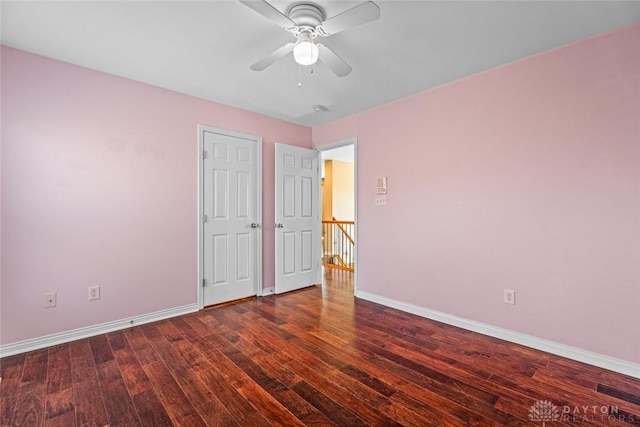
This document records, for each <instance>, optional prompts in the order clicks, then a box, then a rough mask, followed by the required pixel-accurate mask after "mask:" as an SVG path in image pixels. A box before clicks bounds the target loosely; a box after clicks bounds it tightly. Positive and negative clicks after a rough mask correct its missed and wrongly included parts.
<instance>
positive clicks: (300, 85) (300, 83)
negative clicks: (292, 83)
mask: <svg viewBox="0 0 640 427" xmlns="http://www.w3.org/2000/svg"><path fill="white" fill-rule="evenodd" d="M301 68H302V65H299V64H298V87H299V88H300V87H302V81H301V80H302V79H301V78H300V74H301V73H300V69H301Z"/></svg>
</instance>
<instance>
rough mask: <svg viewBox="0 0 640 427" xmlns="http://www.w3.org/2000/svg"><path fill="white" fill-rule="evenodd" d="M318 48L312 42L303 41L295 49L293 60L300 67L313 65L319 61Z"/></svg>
mask: <svg viewBox="0 0 640 427" xmlns="http://www.w3.org/2000/svg"><path fill="white" fill-rule="evenodd" d="M318 53H319V52H318V46H316V45H315V44H314V43H313V42H312V41H310V40H302V41H300V42H298V44H296V45H295V46H294V48H293V58H294V59H295V60H296V62H297V63H298V64H300V65H313V64H315V63H316V62H317V61H318Z"/></svg>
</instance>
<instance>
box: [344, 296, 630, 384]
mask: <svg viewBox="0 0 640 427" xmlns="http://www.w3.org/2000/svg"><path fill="white" fill-rule="evenodd" d="M356 297H358V298H362V299H364V300H367V301H371V302H375V303H377V304H381V305H384V306H386V307H391V308H395V309H398V310H401V311H405V312H407V313H411V314H415V315H417V316H421V317H426V318H427V319H431V320H436V321H438V322H441V323H446V324H447V325H452V326H457V327H459V328H462V329H467V330H469V331H473V332H478V333H480V334H483V335H488V336H490V337H494V338H500V339H502V340H505V341H509V342H513V343H516V344H521V345H524V346H527V347H531V348H535V349H537V350H542V351H545V352H547V353H551V354H555V355H558V356H562V357H566V358H568V359H572V360H577V361H579V362H583V363H587V364H589V365H593V366H597V367H599V368H604V369H609V370H611V371H614V372H618V373H621V374H625V375H629V376H632V377H635V378H640V364H636V363H632V362H628V361H626V360H621V359H616V358H613V357H609V356H605V355H602V354H598V353H593V352H590V351H587V350H582V349H579V348H576V347H571V346H568V345H564V344H559V343H556V342H553V341H547V340H544V339H541V338H536V337H534V336H531V335H525V334H521V333H519V332H514V331H510V330H508V329H503V328H498V327H495V326H491V325H487V324H486V323H480V322H476V321H473V320H469V319H465V318H463V317H458V316H454V315H451V314H447V313H442V312H440V311H435V310H430V309H428V308H424V307H419V306H417V305H413V304H409V303H406V302H402V301H397V300H393V299H391V298H386V297H382V296H378V295H374V294H370V293H367V292H362V291H358V292H356Z"/></svg>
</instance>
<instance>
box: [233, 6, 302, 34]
mask: <svg viewBox="0 0 640 427" xmlns="http://www.w3.org/2000/svg"><path fill="white" fill-rule="evenodd" d="M240 3H242V4H243V5H245V6H247V7H250V8H251V9H253V10H255V11H256V12H258V13H259V14H260V15H262V16H264V17H266V18H269V19H270V20H272V21H273V22H275V23H276V24H278V25H280V26H281V27H282V28H290V27H295V25H296V23H295V22H293V21H292V20H291V19H289V18H288V17H287V16H286V15H284V14H282V13H281V12H280V11H279V10H278V9H276V8H275V7H273V6H271V5H270V4H269V3H267V2H266V1H264V0H240Z"/></svg>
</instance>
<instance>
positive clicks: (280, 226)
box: [276, 224, 284, 228]
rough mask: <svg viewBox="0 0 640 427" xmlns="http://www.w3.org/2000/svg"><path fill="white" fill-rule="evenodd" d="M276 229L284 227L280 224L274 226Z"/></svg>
mask: <svg viewBox="0 0 640 427" xmlns="http://www.w3.org/2000/svg"><path fill="white" fill-rule="evenodd" d="M276 228H284V225H282V224H276Z"/></svg>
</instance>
